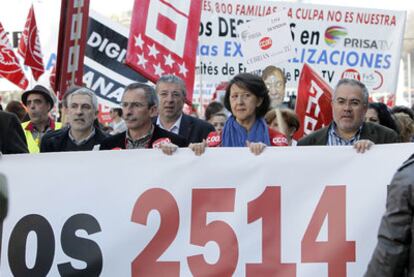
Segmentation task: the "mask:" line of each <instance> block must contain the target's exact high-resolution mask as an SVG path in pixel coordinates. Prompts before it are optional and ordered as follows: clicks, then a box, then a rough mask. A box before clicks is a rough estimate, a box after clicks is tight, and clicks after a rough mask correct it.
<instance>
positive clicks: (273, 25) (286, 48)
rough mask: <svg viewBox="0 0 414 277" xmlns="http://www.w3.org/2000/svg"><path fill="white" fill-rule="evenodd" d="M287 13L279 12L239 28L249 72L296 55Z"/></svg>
mask: <svg viewBox="0 0 414 277" xmlns="http://www.w3.org/2000/svg"><path fill="white" fill-rule="evenodd" d="M289 23H290V22H289V20H288V17H287V13H286V11H279V12H277V13H273V14H271V15H269V16H266V17H261V18H258V19H255V20H252V21H249V22H247V23H245V24H241V25H239V26H238V27H237V31H238V36H239V40H240V42H241V45H242V50H243V54H244V55H243V56H244V59H243V61H244V63H245V66H246V68H247V71H254V70H263V69H264V68H266V67H267V66H268V65H269V64H278V63H280V62H285V61H287V60H289V59H291V58H293V57H294V56H295V55H294V53H293V47H292V43H293V40H292V35H291V33H290V28H289Z"/></svg>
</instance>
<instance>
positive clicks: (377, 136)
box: [298, 122, 399, 145]
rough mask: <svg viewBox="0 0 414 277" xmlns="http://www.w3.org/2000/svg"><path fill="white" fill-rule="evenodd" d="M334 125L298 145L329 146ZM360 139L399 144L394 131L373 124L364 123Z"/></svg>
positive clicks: (315, 133)
mask: <svg viewBox="0 0 414 277" xmlns="http://www.w3.org/2000/svg"><path fill="white" fill-rule="evenodd" d="M332 125H334V123H331V124H330V125H329V126H328V127H325V128H322V129H319V130H317V131H315V132H313V133H312V134H310V135H308V136H306V137H304V138H303V139H301V140H300V141H299V142H298V145H327V143H328V136H329V134H328V133H329V130H330V129H331V128H333V126H332ZM359 139H360V140H370V141H372V142H373V143H375V144H384V143H396V142H399V138H398V134H397V133H396V132H395V131H394V130H392V129H390V128H387V127H384V126H382V125H379V124H375V123H371V122H364V123H362V128H361V132H360V138H359Z"/></svg>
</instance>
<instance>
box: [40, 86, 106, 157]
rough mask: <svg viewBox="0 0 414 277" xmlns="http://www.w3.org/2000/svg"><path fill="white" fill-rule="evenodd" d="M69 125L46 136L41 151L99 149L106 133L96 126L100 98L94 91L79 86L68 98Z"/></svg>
mask: <svg viewBox="0 0 414 277" xmlns="http://www.w3.org/2000/svg"><path fill="white" fill-rule="evenodd" d="M67 103H68V108H67V116H68V123H69V126H68V127H67V128H64V129H61V130H59V131H57V132H55V133H54V134H53V135H51V136H45V137H44V139H42V142H41V145H40V152H63V151H88V150H93V149H99V145H100V143H101V142H102V140H103V139H104V138H105V137H106V135H105V134H104V133H103V132H102V131H101V130H100V129H99V128H96V127H95V126H94V124H93V123H94V120H95V119H96V115H97V114H98V100H97V98H96V95H95V93H94V92H93V91H91V90H89V89H87V88H83V87H82V88H79V89H78V90H76V91H74V92H72V93H70V94H69V95H68V98H67Z"/></svg>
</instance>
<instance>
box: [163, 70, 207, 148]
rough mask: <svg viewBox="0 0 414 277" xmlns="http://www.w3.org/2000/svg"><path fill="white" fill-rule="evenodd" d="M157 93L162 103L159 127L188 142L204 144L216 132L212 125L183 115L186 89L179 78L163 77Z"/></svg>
mask: <svg viewBox="0 0 414 277" xmlns="http://www.w3.org/2000/svg"><path fill="white" fill-rule="evenodd" d="M156 91H157V95H158V99H159V102H160V105H159V109H158V112H159V115H158V117H157V118H156V122H155V123H156V125H157V126H159V127H160V128H162V129H164V130H167V131H170V132H172V133H175V134H178V135H180V136H182V137H184V138H185V139H187V141H188V142H202V141H203V139H205V138H207V136H208V134H209V133H210V132H213V131H214V127H213V125H211V124H210V123H208V122H206V121H203V120H200V119H198V118H194V117H192V116H189V115H186V114H184V113H183V106H184V101H185V97H186V88H185V84H184V81H183V80H181V79H180V78H179V77H177V76H174V75H164V76H161V78H160V79H159V80H158V82H157V85H156Z"/></svg>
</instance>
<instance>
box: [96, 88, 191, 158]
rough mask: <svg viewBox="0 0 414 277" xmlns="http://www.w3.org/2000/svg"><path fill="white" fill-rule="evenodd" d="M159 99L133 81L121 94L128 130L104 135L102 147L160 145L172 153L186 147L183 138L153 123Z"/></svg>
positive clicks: (151, 91) (134, 147) (120, 147)
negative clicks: (109, 135) (105, 136)
mask: <svg viewBox="0 0 414 277" xmlns="http://www.w3.org/2000/svg"><path fill="white" fill-rule="evenodd" d="M157 105H158V99H157V95H156V94H155V91H154V88H152V87H150V86H148V85H146V84H141V83H132V84H130V85H128V86H127V87H126V88H125V92H124V94H123V96H122V100H121V107H122V116H123V118H124V120H125V123H126V125H127V128H128V129H127V130H126V131H125V132H122V133H120V134H116V135H114V136H112V137H108V138H106V139H105V140H104V141H103V142H102V143H101V147H100V149H101V150H108V149H142V148H161V149H162V151H163V152H164V153H166V154H168V155H171V154H172V153H173V152H174V151H175V150H176V149H177V146H178V147H186V146H187V145H188V142H187V141H186V139H184V138H182V137H180V136H178V135H176V134H174V133H171V132H168V131H165V130H163V129H161V128H159V127H158V126H157V125H155V124H153V123H152V117H153V116H155V115H156V112H157Z"/></svg>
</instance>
